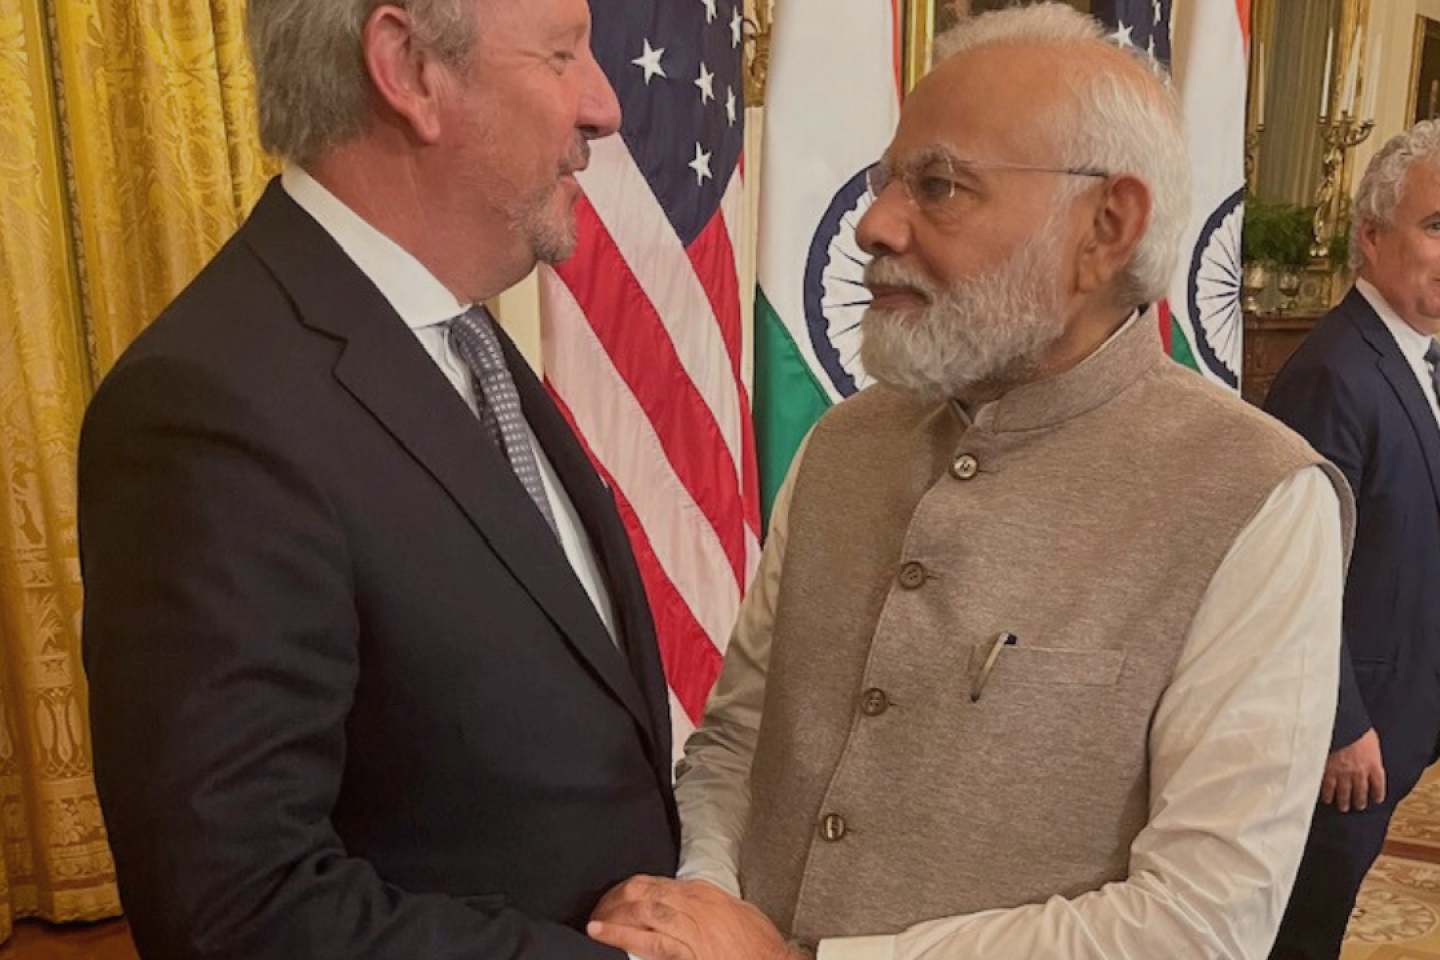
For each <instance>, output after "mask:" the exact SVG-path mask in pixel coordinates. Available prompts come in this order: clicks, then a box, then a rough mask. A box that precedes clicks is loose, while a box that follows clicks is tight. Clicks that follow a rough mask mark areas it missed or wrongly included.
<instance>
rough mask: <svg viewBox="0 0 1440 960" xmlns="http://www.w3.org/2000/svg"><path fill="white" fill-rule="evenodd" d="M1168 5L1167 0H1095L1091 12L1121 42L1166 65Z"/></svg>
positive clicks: (1168, 36)
mask: <svg viewBox="0 0 1440 960" xmlns="http://www.w3.org/2000/svg"><path fill="white" fill-rule="evenodd" d="M1170 7H1171V0H1096V3H1095V5H1094V11H1093V12H1094V14H1095V16H1096V17H1097V18H1098V19H1099V20H1100V21H1101V22H1102V23H1104V24H1106V25H1107V26H1109V27H1110V28H1111V30H1113V31H1114V36H1115V40H1116V42H1117V43H1119V44H1120V45H1121V46H1131V47H1135V48H1137V49H1140V50H1144V51H1145V52H1147V53H1149V54H1150V55H1151V56H1152V57H1154V58H1155V59H1156V60H1159V61H1160V62H1161V63H1162V64H1164V65H1165V66H1166V67H1167V68H1168V67H1169V66H1170Z"/></svg>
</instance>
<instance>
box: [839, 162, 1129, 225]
mask: <svg viewBox="0 0 1440 960" xmlns="http://www.w3.org/2000/svg"><path fill="white" fill-rule="evenodd" d="M971 170H1013V171H1018V172H1020V173H1057V174H1061V175H1062V176H1070V177H1093V178H1096V179H1100V180H1105V179H1108V178H1109V177H1110V176H1111V174H1109V173H1108V172H1106V171H1104V170H1099V169H1096V168H1094V167H1040V166H1034V165H1032V164H1027V163H1006V162H1004V161H1002V160H961V159H958V158H956V157H952V156H950V155H949V154H938V155H937V154H933V153H932V154H929V155H922V156H920V157H918V158H917V159H915V160H912V161H911V162H910V163H908V164H906V165H903V166H900V167H894V166H891V165H890V164H888V163H886V162H885V161H883V160H882V161H880V162H879V163H877V164H875V165H874V166H873V167H871V168H870V169H869V170H867V171H865V186H866V187H867V189H868V190H869V193H870V199H871V201H872V202H873V201H875V200H878V199H880V195H881V194H882V193H884V192H885V190H886V189H887V188H888V187H889V186H890V184H892V183H899V184H900V187H901V189H903V190H904V191H905V196H906V197H907V198H909V200H910V202H911V203H913V204H915V206H916V207H918V208H919V209H920V212H921V213H922V214H924V215H925V216H926V217H927V218H929V219H932V220H944V219H947V218H948V217H950V216H952V215H953V213H954V211H953V210H952V201H954V199H955V197H956V194H957V193H960V192H962V191H964V190H965V189H966V187H965V184H964V183H963V182H962V181H961V179H960V174H961V172H962V171H971Z"/></svg>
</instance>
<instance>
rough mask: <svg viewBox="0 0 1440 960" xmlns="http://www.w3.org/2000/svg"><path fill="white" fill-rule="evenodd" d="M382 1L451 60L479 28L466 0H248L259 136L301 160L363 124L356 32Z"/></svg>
mask: <svg viewBox="0 0 1440 960" xmlns="http://www.w3.org/2000/svg"><path fill="white" fill-rule="evenodd" d="M386 2H389V3H391V4H392V5H394V6H397V7H400V8H402V9H404V10H405V11H406V12H407V13H409V15H410V19H411V22H412V24H413V25H414V29H415V37H416V39H417V41H418V42H419V43H421V44H423V45H424V46H425V47H426V48H428V49H429V50H430V51H432V52H433V53H434V54H435V55H436V56H438V57H439V58H440V59H441V60H442V61H443V62H445V63H447V64H449V65H451V66H459V65H462V64H463V63H464V62H465V61H466V59H467V58H468V57H469V55H470V52H471V50H473V48H474V46H475V40H476V38H477V36H478V34H479V25H478V23H477V22H476V15H475V4H474V2H473V0H249V4H248V9H247V11H246V28H247V33H248V36H249V43H250V57H251V59H252V60H253V61H254V64H255V81H256V100H257V101H258V104H259V110H260V142H261V143H262V144H263V145H264V147H265V149H267V150H269V151H270V152H271V153H273V154H275V155H277V156H280V157H283V158H285V159H287V160H292V161H294V162H296V163H304V162H306V161H309V160H313V159H315V158H316V157H318V156H320V155H321V154H323V153H324V152H325V151H327V150H329V149H330V148H332V147H335V146H338V145H339V144H341V143H344V142H345V141H346V140H349V139H350V138H352V137H354V136H355V135H357V134H359V133H360V132H361V131H363V130H364V129H365V126H366V124H367V123H368V122H369V118H370V106H369V98H370V90H371V88H370V82H369V78H368V76H367V75H366V72H365V61H364V54H363V52H362V50H361V35H362V33H363V32H364V29H365V21H366V20H368V19H369V18H370V14H372V13H373V12H374V11H375V9H376V8H377V7H379V6H381V4H382V3H386Z"/></svg>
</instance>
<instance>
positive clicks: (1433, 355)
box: [1425, 340, 1440, 373]
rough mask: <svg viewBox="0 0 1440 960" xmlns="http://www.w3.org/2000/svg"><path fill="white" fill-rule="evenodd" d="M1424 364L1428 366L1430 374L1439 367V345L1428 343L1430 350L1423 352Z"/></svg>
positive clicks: (1432, 342) (1433, 342)
mask: <svg viewBox="0 0 1440 960" xmlns="http://www.w3.org/2000/svg"><path fill="white" fill-rule="evenodd" d="M1425 362H1426V363H1428V364H1430V372H1431V373H1435V372H1436V368H1437V367H1440V344H1437V343H1435V341H1433V340H1432V341H1430V349H1429V350H1426V351H1425Z"/></svg>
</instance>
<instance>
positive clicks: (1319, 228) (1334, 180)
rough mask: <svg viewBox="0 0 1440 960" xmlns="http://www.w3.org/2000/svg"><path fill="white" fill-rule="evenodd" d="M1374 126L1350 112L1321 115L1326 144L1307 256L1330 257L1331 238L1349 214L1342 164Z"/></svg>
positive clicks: (1322, 258) (1321, 125)
mask: <svg viewBox="0 0 1440 960" xmlns="http://www.w3.org/2000/svg"><path fill="white" fill-rule="evenodd" d="M1373 129H1375V121H1374V120H1356V119H1355V118H1354V117H1352V116H1351V115H1350V113H1349V111H1341V112H1340V114H1339V115H1338V116H1336V117H1334V118H1330V119H1327V118H1326V117H1323V116H1322V117H1321V118H1320V138H1321V142H1322V143H1323V144H1324V147H1325V154H1324V159H1323V160H1322V174H1321V179H1320V187H1319V189H1318V190H1316V191H1315V220H1314V231H1313V234H1314V242H1313V243H1312V244H1311V245H1310V256H1311V257H1312V258H1313V259H1315V260H1325V259H1328V258H1329V256H1330V241H1331V240H1333V239H1334V238H1335V229H1336V227H1337V226H1338V225H1339V224H1341V223H1344V222H1345V221H1346V220H1347V219H1348V218H1349V216H1350V198H1349V197H1348V196H1345V194H1344V191H1343V190H1342V186H1343V184H1344V183H1345V182H1346V176H1345V167H1346V164H1347V163H1348V162H1349V156H1350V151H1351V149H1353V148H1354V147H1356V146H1358V145H1360V144H1362V143H1364V142H1365V138H1367V137H1369V136H1370V131H1371V130H1373Z"/></svg>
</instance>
